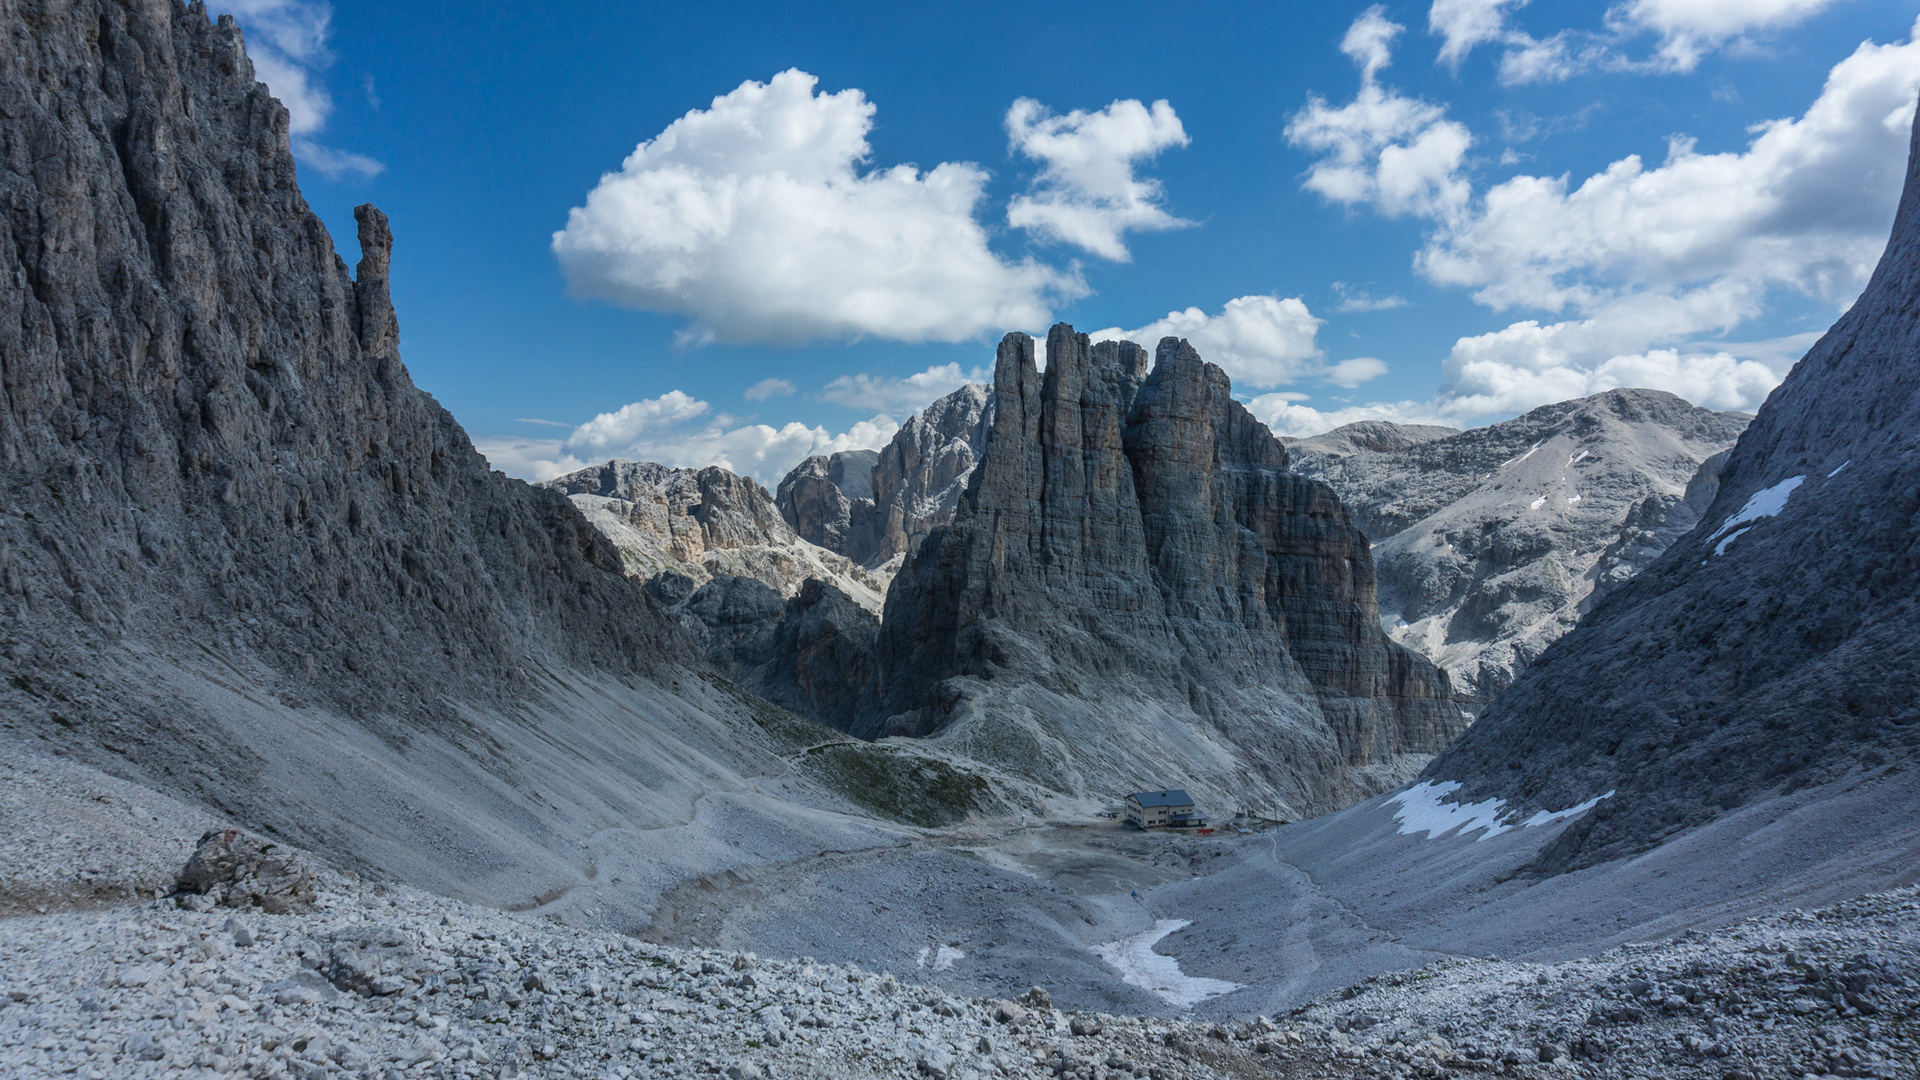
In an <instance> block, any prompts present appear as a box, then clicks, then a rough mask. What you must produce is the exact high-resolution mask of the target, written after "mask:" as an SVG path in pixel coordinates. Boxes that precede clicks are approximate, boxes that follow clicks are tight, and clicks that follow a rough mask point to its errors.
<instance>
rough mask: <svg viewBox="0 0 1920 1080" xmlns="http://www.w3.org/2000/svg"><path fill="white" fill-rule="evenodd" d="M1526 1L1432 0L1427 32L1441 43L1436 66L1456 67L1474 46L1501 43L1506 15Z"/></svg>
mask: <svg viewBox="0 0 1920 1080" xmlns="http://www.w3.org/2000/svg"><path fill="white" fill-rule="evenodd" d="M1527 3H1528V0H1433V7H1432V8H1431V9H1429V10H1428V11H1427V31H1428V33H1431V34H1433V35H1435V36H1436V37H1439V38H1441V39H1442V41H1441V45H1440V63H1442V64H1447V65H1450V66H1452V67H1459V66H1460V61H1462V60H1464V59H1466V56H1467V54H1468V53H1470V52H1472V51H1473V49H1474V47H1475V46H1476V45H1482V44H1485V43H1487V42H1490V41H1501V40H1504V39H1505V38H1506V36H1507V34H1508V32H1509V31H1508V30H1507V12H1508V11H1510V10H1512V9H1514V8H1522V7H1525V6H1527Z"/></svg>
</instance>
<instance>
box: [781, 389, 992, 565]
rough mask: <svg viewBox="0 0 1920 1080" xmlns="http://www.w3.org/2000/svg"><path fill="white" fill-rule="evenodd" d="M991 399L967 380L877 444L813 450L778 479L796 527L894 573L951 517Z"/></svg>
mask: <svg viewBox="0 0 1920 1080" xmlns="http://www.w3.org/2000/svg"><path fill="white" fill-rule="evenodd" d="M992 415H993V401H992V395H991V393H990V392H989V389H988V388H987V387H985V386H963V387H961V388H960V389H958V390H955V391H953V392H952V393H950V394H948V395H946V396H945V397H942V398H940V399H938V400H936V401H934V402H933V403H932V404H930V405H928V406H927V407H926V408H925V409H924V410H922V411H921V412H920V413H918V414H917V415H915V416H912V417H909V418H908V419H907V422H906V423H905V424H903V425H901V428H900V430H899V431H898V432H896V433H895V434H894V437H893V439H892V440H891V441H890V442H889V443H888V444H887V445H886V446H885V447H883V448H882V449H880V450H879V451H877V452H876V451H872V450H849V451H842V452H841V453H837V454H833V455H830V456H829V455H819V456H815V457H810V458H808V459H807V460H805V461H803V462H801V463H800V464H799V465H797V466H795V467H794V469H793V471H792V472H790V473H788V474H787V476H786V477H785V478H784V479H782V480H781V481H780V490H779V494H778V496H777V497H776V502H777V503H778V505H779V507H780V513H781V514H782V515H783V516H784V517H785V518H786V520H787V523H788V524H789V525H791V526H792V527H793V529H794V531H795V532H797V533H799V534H800V535H801V536H802V537H805V538H806V539H807V540H809V541H811V542H812V543H815V544H819V545H820V546H821V547H824V548H826V549H828V550H830V551H833V552H836V553H838V554H841V555H845V556H846V557H848V558H850V559H852V560H853V561H854V562H856V563H859V564H860V565H861V566H863V567H865V568H867V569H869V570H871V571H873V572H875V573H876V574H877V575H878V576H880V577H882V578H883V579H890V578H891V577H892V576H893V571H894V570H895V569H897V568H898V564H899V560H901V559H902V558H904V557H905V556H906V554H907V553H908V552H910V551H912V550H913V549H914V548H915V547H918V546H919V544H920V541H921V540H922V539H924V538H925V537H926V535H927V533H929V532H931V531H933V529H935V528H937V527H938V526H941V525H945V524H947V523H948V522H950V521H952V520H953V515H954V512H955V509H956V508H957V507H958V506H959V503H960V493H961V492H962V491H963V490H965V488H966V485H967V478H968V477H969V476H971V475H972V473H973V468H974V465H975V464H977V463H978V461H979V460H980V454H981V451H982V449H983V448H984V447H985V445H986V438H987V428H988V426H989V424H990V423H991V420H992Z"/></svg>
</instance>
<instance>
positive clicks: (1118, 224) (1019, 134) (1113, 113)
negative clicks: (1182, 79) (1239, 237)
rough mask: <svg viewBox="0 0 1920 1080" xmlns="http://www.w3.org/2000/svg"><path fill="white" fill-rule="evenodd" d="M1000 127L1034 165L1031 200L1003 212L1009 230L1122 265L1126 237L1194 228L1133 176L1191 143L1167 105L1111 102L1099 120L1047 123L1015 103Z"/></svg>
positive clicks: (1154, 187) (1029, 102)
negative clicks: (1152, 161) (1165, 152)
mask: <svg viewBox="0 0 1920 1080" xmlns="http://www.w3.org/2000/svg"><path fill="white" fill-rule="evenodd" d="M1006 125H1007V137H1008V139H1009V140H1010V141H1011V142H1012V146H1013V149H1014V150H1017V151H1019V152H1020V153H1021V154H1022V155H1024V156H1026V157H1029V158H1032V159H1034V160H1035V161H1038V162H1040V163H1041V169H1040V175H1039V176H1037V177H1035V178H1034V182H1033V193H1032V194H1031V195H1020V196H1016V197H1015V198H1014V200H1013V201H1012V202H1011V203H1009V204H1008V206H1007V223H1008V224H1010V225H1012V226H1014V227H1015V228H1018V229H1025V230H1027V231H1028V232H1030V233H1032V234H1033V235H1034V236H1036V237H1039V238H1041V239H1043V240H1057V241H1061V242H1064V243H1068V244H1072V245H1074V246H1075V247H1080V248H1085V249H1086V250H1088V251H1090V252H1092V253H1094V254H1095V255H1098V256H1100V257H1101V258H1103V259H1111V260H1113V261H1115V262H1127V261H1129V259H1130V258H1131V256H1130V255H1129V254H1128V252H1127V246H1126V244H1125V243H1124V242H1123V241H1122V237H1123V236H1124V235H1125V234H1126V233H1127V232H1129V231H1150V230H1160V229H1181V228H1185V227H1187V226H1188V225H1191V224H1193V223H1192V222H1191V221H1186V220H1183V219H1181V218H1177V217H1174V216H1173V215H1172V214H1169V213H1167V212H1166V211H1165V210H1164V209H1162V208H1161V206H1160V200H1161V189H1160V182H1159V181H1157V180H1141V179H1138V178H1137V177H1135V176H1134V172H1133V170H1134V166H1135V165H1136V164H1137V163H1138V162H1141V161H1144V160H1148V159H1151V158H1153V157H1155V156H1157V155H1158V154H1159V153H1160V151H1162V150H1165V149H1167V148H1169V147H1174V146H1185V145H1187V143H1188V142H1190V141H1191V140H1190V139H1188V138H1187V132H1186V129H1184V128H1182V127H1181V126H1180V118H1179V117H1178V116H1176V115H1174V112H1173V106H1172V105H1169V104H1167V102H1165V101H1156V102H1154V103H1153V106H1152V107H1151V108H1149V107H1148V106H1145V105H1142V104H1141V103H1140V102H1138V101H1131V100H1129V101H1115V102H1114V103H1113V104H1111V105H1108V106H1107V107H1106V108H1104V109H1102V110H1100V111H1099V112H1094V113H1090V112H1084V111H1082V110H1079V109H1075V110H1074V111H1072V112H1070V113H1068V114H1067V115H1065V116H1054V115H1053V114H1052V113H1051V112H1049V111H1048V110H1047V107H1046V106H1044V105H1042V104H1040V103H1039V102H1037V101H1034V100H1033V99H1032V98H1021V99H1020V100H1018V101H1016V102H1014V103H1013V106H1012V107H1011V108H1009V109H1008V110H1007V120H1006Z"/></svg>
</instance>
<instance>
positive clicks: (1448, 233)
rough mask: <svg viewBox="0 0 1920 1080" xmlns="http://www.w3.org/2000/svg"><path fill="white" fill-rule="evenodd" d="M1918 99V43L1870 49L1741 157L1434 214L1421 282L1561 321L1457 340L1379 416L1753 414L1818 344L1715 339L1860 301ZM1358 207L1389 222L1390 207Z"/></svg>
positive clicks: (1479, 201)
mask: <svg viewBox="0 0 1920 1080" xmlns="http://www.w3.org/2000/svg"><path fill="white" fill-rule="evenodd" d="M1476 10H1478V11H1481V12H1486V11H1492V12H1494V13H1496V14H1498V13H1500V12H1502V11H1504V10H1505V7H1503V6H1502V5H1481V6H1480V7H1479V8H1477V9H1476ZM1700 10H1702V11H1704V10H1705V8H1701V9H1700ZM1779 10H1780V11H1786V9H1784V8H1782V9H1779ZM1455 13H1456V14H1457V11H1456V12H1455ZM1789 14H1790V12H1789ZM1785 17H1786V16H1785V15H1781V18H1785ZM1363 18H1364V17H1363ZM1777 21H1778V20H1776V22H1777ZM1476 25H1479V26H1480V27H1481V31H1484V30H1485V25H1486V24H1485V21H1484V20H1483V21H1482V22H1481V23H1480V24H1476ZM1676 25H1677V24H1676ZM1698 25H1700V26H1705V27H1708V28H1709V29H1711V28H1712V26H1713V25H1716V24H1710V23H1706V22H1701V23H1699V24H1698ZM1717 25H1720V26H1721V29H1722V30H1724V29H1725V28H1726V27H1727V26H1731V25H1732V24H1731V23H1726V24H1717ZM1741 25H1743V26H1748V27H1752V26H1756V25H1773V24H1766V23H1763V22H1749V23H1743V24H1741ZM1915 30H1916V34H1920V24H1916V27H1915ZM1481 31H1475V32H1481ZM1716 32H1719V31H1716ZM1727 32H1728V33H1732V32H1734V31H1727ZM1723 36H1724V35H1723ZM1462 40H1464V39H1462ZM1716 40H1718V39H1716ZM1366 63H1367V64H1369V65H1373V64H1374V61H1373V60H1372V59H1371V58H1370V59H1368V60H1367V61H1366ZM1376 69H1377V65H1376ZM1375 86H1376V89H1377V90H1378V93H1379V95H1380V96H1381V97H1382V98H1392V97H1393V96H1394V95H1393V94H1392V92H1391V91H1390V90H1381V89H1378V84H1377V83H1376V84H1375ZM1916 91H1920V41H1916V40H1914V39H1912V38H1910V39H1909V40H1908V41H1906V42H1897V43H1893V44H1886V45H1882V44H1875V43H1873V42H1867V43H1864V44H1862V45H1861V46H1859V47H1858V48H1857V49H1856V50H1855V51H1854V52H1853V53H1852V54H1851V55H1849V56H1847V57H1845V58H1844V59H1842V60H1840V61H1839V62H1838V63H1836V64H1835V65H1834V67H1833V68H1832V69H1831V71H1830V72H1829V73H1828V77H1827V80H1826V82H1825V85H1824V86H1823V88H1822V89H1821V92H1820V94H1819V96H1818V98H1817V99H1816V100H1815V101H1814V102H1813V103H1812V104H1811V105H1810V106H1809V107H1808V108H1807V109H1806V111H1805V112H1804V113H1803V114H1802V115H1800V116H1798V117H1788V118H1783V119H1775V120H1769V121H1765V122H1763V123H1759V124H1756V125H1754V126H1753V127H1752V128H1751V129H1750V130H1751V138H1750V140H1749V142H1748V144H1747V146H1746V147H1745V148H1744V149H1739V150H1729V151H1723V152H1718V153H1702V152H1700V150H1699V149H1698V146H1697V144H1696V143H1695V142H1694V141H1693V140H1691V139H1688V138H1685V137H1681V136H1675V137H1673V138H1672V139H1670V141H1669V144H1668V147H1667V151H1666V154H1665V155H1664V159H1663V160H1661V161H1659V162H1658V163H1653V164H1650V163H1648V162H1647V161H1645V160H1643V159H1642V158H1641V157H1639V156H1638V155H1634V156H1629V157H1625V158H1622V159H1620V160H1618V161H1615V162H1613V163H1612V164H1611V165H1609V166H1608V167H1607V168H1605V169H1603V170H1601V171H1600V172H1598V173H1595V174H1594V175H1591V176H1588V177H1586V178H1584V179H1577V178H1574V177H1568V176H1549V177H1543V176H1525V175H1523V176H1516V177H1513V178H1512V179H1509V180H1507V181H1505V182H1503V183H1500V184H1497V185H1494V186H1493V187H1491V188H1489V189H1487V190H1486V191H1484V192H1483V193H1474V192H1472V191H1471V190H1470V189H1469V190H1467V191H1466V192H1464V193H1463V195H1462V197H1461V198H1460V199H1458V200H1457V201H1456V202H1451V203H1448V202H1435V203H1432V204H1430V205H1429V206H1428V207H1427V208H1426V209H1425V210H1424V211H1423V214H1424V216H1425V217H1427V219H1428V220H1429V221H1431V222H1432V223H1433V229H1432V231H1431V232H1430V233H1429V234H1428V238H1427V241H1426V242H1425V244H1424V246H1423V248H1422V250H1421V251H1420V252H1419V254H1418V256H1417V257H1416V260H1415V267H1416V269H1417V270H1418V271H1419V272H1420V273H1421V274H1422V275H1423V276H1424V277H1426V278H1427V279H1428V280H1429V281H1432V282H1434V283H1435V284H1438V285H1445V286H1456V287H1462V288H1467V289H1470V290H1472V295H1473V297H1474V299H1475V300H1476V301H1478V302H1479V303H1481V304H1483V305H1486V306H1487V307H1489V308H1492V309H1494V310H1496V311H1508V310H1512V309H1523V310H1532V311H1538V312H1545V313H1549V314H1550V315H1551V316H1552V317H1551V318H1548V319H1538V318H1520V319H1517V320H1516V321H1514V322H1512V323H1510V324H1509V325H1508V326H1506V327H1504V328H1502V329H1498V330H1494V331H1490V332H1488V333H1484V334H1478V335H1472V336H1468V337H1463V338H1461V339H1460V340H1459V341H1458V342H1456V343H1455V345H1454V347H1453V350H1452V352H1451V353H1450V354H1449V356H1448V357H1447V359H1446V362H1445V364H1444V366H1443V371H1444V376H1443V382H1442V384H1441V386H1440V387H1439V389H1438V391H1437V392H1436V394H1435V396H1434V397H1433V398H1432V399H1431V400H1429V401H1427V402H1423V403H1418V404H1416V405H1408V404H1407V403H1404V402H1402V403H1399V404H1393V405H1382V406H1379V408H1381V409H1383V410H1385V411H1386V412H1387V413H1393V412H1396V411H1397V412H1399V413H1402V414H1409V415H1410V414H1411V413H1413V412H1419V413H1421V414H1422V415H1425V416H1428V417H1437V418H1444V419H1447V420H1450V421H1452V422H1456V423H1470V422H1480V421H1485V420H1491V419H1499V418H1501V417H1503V416H1510V415H1513V414H1515V413H1518V412H1523V411H1525V410H1527V409H1530V408H1533V407H1535V406H1538V405H1542V404H1546V403H1549V402H1553V401H1559V400H1564V399H1567V398H1572V397H1580V396H1585V395H1588V394H1593V393H1598V392H1600V391H1604V390H1608V389H1613V388H1616V387H1630V386H1640V387H1649V388H1653V389H1661V390H1667V391H1670V392H1672V393H1675V394H1679V395H1680V396H1682V397H1685V398H1687V399H1688V400H1690V401H1693V402H1696V403H1698V404H1701V405H1705V406H1708V407H1711V408H1716V409H1740V410H1752V409H1754V408H1756V407H1758V406H1759V404H1760V403H1761V402H1762V401H1764V400H1765V398H1766V395H1767V394H1768V393H1769V392H1770V391H1771V390H1772V389H1773V387H1775V386H1776V385H1778V384H1779V381H1780V379H1781V378H1783V377H1784V375H1785V373H1786V371H1787V369H1788V368H1789V367H1790V366H1791V364H1792V362H1793V361H1794V360H1795V359H1797V358H1798V356H1799V354H1800V352H1801V351H1802V350H1804V348H1805V347H1806V340H1805V339H1804V338H1803V337H1798V336H1796V337H1795V338H1792V339H1778V340H1776V341H1773V342H1755V343H1749V344H1745V345H1742V344H1737V343H1730V342H1729V343H1722V342H1721V341H1720V340H1718V339H1721V338H1724V337H1726V336H1727V335H1729V334H1730V333H1731V332H1733V331H1736V330H1737V329H1738V328H1739V327H1741V326H1742V325H1745V324H1747V323H1749V322H1751V321H1753V320H1754V319H1756V318H1758V317H1760V316H1762V315H1764V314H1766V312H1767V311H1768V305H1769V301H1770V300H1771V299H1772V298H1774V297H1775V296H1776V295H1777V294H1780V293H1782V292H1785V293H1789V294H1797V295H1799V296H1803V297H1811V298H1815V299H1818V300H1821V301H1825V302H1827V303H1830V304H1832V305H1833V306H1834V307H1835V308H1839V307H1842V306H1844V305H1845V304H1847V303H1850V302H1851V301H1852V299H1853V297H1854V296H1856V295H1857V294H1858V292H1859V289H1860V288H1861V287H1862V286H1863V285H1864V284H1865V282H1866V279H1867V277H1868V275H1869V274H1870V273H1871V272H1872V269H1873V266H1874V264H1875V262H1876V260H1877V258H1878V256H1879V253H1880V251H1881V248H1882V247H1883V246H1884V245H1885V243H1886V236H1887V228H1888V223H1889V221H1890V220H1891V218H1892V215H1893V210H1894V204H1895V202H1896V200H1897V198H1898V193H1899V191H1900V186H1901V183H1902V180H1903V179H1904V174H1905V163H1906V156H1907V145H1908V136H1909V133H1910V131H1911V126H1912V122H1913V109H1914V104H1913V102H1914V95H1915V93H1916ZM1313 104H1315V103H1310V110H1311V108H1312V107H1313ZM1310 110H1309V111H1310ZM1303 115H1304V114H1303ZM1334 164H1335V165H1338V164H1339V162H1338V161H1337V160H1336V161H1335V162H1334ZM1315 180H1316V176H1315V174H1313V173H1309V174H1308V178H1307V180H1306V186H1307V187H1308V188H1310V189H1316V188H1317V189H1318V190H1321V191H1322V192H1323V193H1325V192H1326V190H1327V189H1326V187H1325V186H1324V185H1316V183H1315ZM1459 182H1460V183H1461V184H1462V185H1465V184H1466V181H1465V179H1464V178H1462V179H1460V181H1459ZM1353 201H1366V202H1372V203H1373V204H1374V205H1375V206H1376V208H1377V209H1379V211H1380V212H1382V213H1387V214H1390V213H1393V212H1394V208H1393V207H1391V206H1388V205H1382V204H1381V202H1380V200H1379V199H1378V198H1377V197H1375V198H1365V199H1361V198H1356V199H1355V200H1353ZM1282 404H1284V405H1286V406H1288V408H1289V409H1290V410H1291V411H1289V412H1287V413H1286V415H1287V416H1289V417H1292V419H1291V420H1290V421H1288V422H1289V423H1291V424H1293V425H1294V426H1295V428H1296V429H1298V428H1301V427H1304V426H1307V425H1309V424H1311V423H1313V422H1317V421H1316V420H1315V419H1314V418H1315V417H1321V418H1326V417H1331V416H1334V415H1335V413H1336V412H1339V410H1335V411H1333V412H1325V413H1321V412H1317V411H1316V410H1314V409H1313V407H1312V406H1308V405H1302V404H1301V403H1299V402H1275V403H1272V407H1273V408H1275V409H1278V408H1279V407H1280V405H1282ZM1373 407H1374V406H1366V408H1373ZM1340 415H1348V416H1351V415H1358V414H1353V413H1351V411H1350V410H1349V411H1347V412H1344V413H1340Z"/></svg>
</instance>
